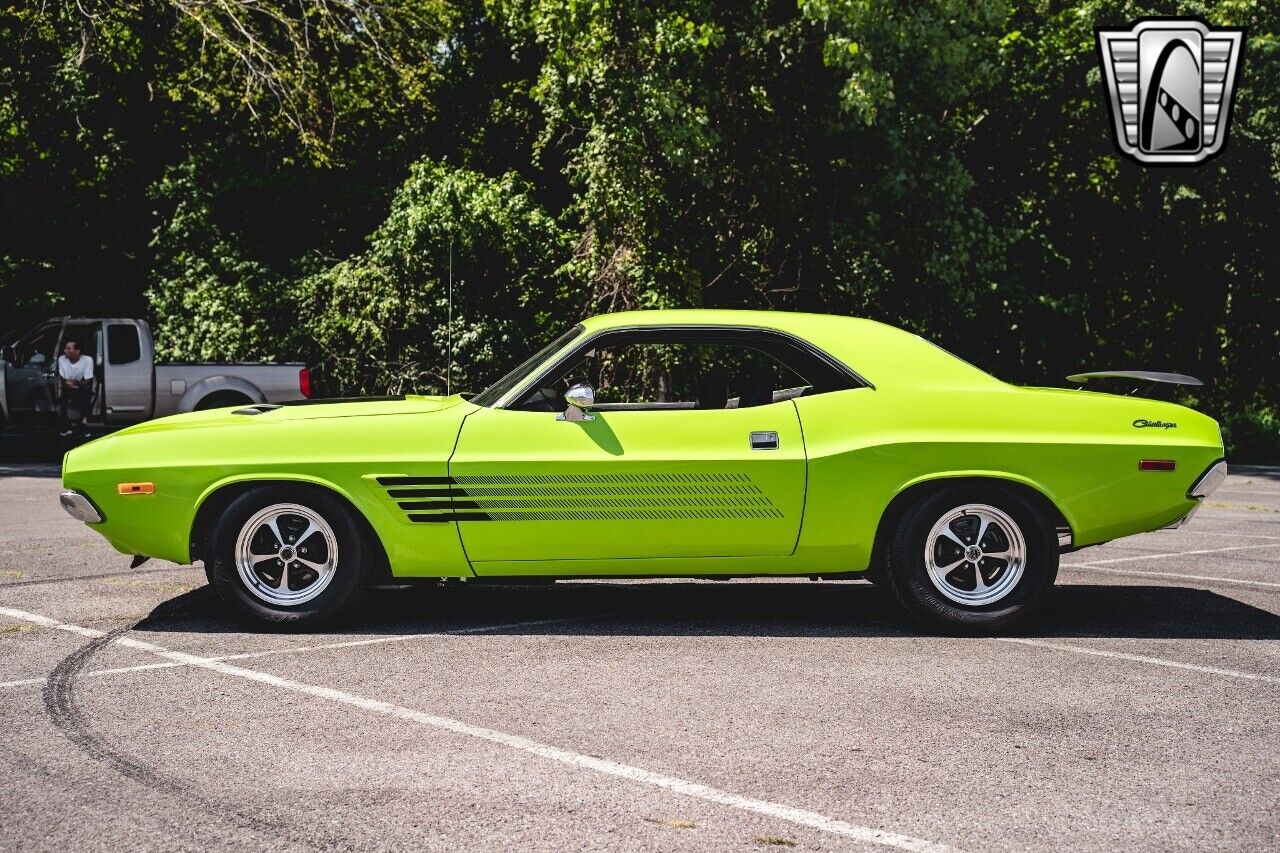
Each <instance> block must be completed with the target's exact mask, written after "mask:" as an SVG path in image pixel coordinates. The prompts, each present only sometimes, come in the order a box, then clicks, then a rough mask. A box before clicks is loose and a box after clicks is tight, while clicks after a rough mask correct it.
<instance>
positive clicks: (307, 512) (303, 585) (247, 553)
mask: <svg viewBox="0 0 1280 853" xmlns="http://www.w3.org/2000/svg"><path fill="white" fill-rule="evenodd" d="M235 561H236V568H237V570H238V571H239V573H240V579H241V580H242V581H243V582H244V586H245V588H246V589H247V590H248V591H249V592H251V593H252V594H253V595H255V596H256V597H258V598H259V599H261V600H262V601H265V602H267V603H268V604H273V605H275V606H277V607H294V606H297V605H299V604H302V603H304V602H307V601H310V600H311V599H313V598H315V597H316V596H317V595H319V594H320V593H322V592H324V590H325V588H326V587H327V586H329V583H330V582H331V581H332V580H333V577H334V572H335V570H336V568H337V566H338V537H337V536H336V535H335V534H334V532H333V528H332V527H330V526H329V523H328V522H327V521H325V520H324V518H323V517H321V516H320V514H319V513H317V512H315V511H314V510H312V509H310V508H308V507H305V506H302V505H300V504H294V503H278V504H272V505H271V506H267V507H264V508H263V509H261V510H259V511H258V512H256V513H255V514H254V515H252V516H251V517H250V518H249V520H248V521H246V522H245V523H244V525H243V526H242V527H241V528H240V534H239V536H238V537H237V538H236V545H235Z"/></svg>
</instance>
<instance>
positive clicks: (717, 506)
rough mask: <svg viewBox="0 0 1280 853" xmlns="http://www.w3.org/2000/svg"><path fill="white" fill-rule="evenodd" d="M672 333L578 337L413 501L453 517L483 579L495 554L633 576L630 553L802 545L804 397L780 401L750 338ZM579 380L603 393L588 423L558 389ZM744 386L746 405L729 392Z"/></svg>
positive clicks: (750, 551) (479, 416)
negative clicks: (568, 411)
mask: <svg viewBox="0 0 1280 853" xmlns="http://www.w3.org/2000/svg"><path fill="white" fill-rule="evenodd" d="M665 334H666V336H665V337H664V334H663V333H655V332H653V331H651V330H646V331H644V332H638V333H630V337H628V336H627V334H626V333H624V334H623V335H621V336H618V335H613V336H611V337H610V338H609V340H607V341H596V342H589V343H588V344H584V345H583V347H581V348H579V351H577V352H576V353H574V354H573V355H571V356H569V357H567V358H566V359H565V360H564V362H563V363H562V364H560V365H558V366H557V367H555V368H553V369H552V370H551V372H550V373H549V374H548V375H547V376H545V377H543V378H541V379H540V380H539V382H538V383H536V385H537V387H535V388H534V389H533V390H531V391H530V393H529V394H528V395H527V396H526V397H525V398H524V400H523V401H522V402H521V403H520V404H519V405H517V406H514V407H513V408H507V409H503V408H483V409H479V410H477V411H476V412H474V413H473V414H471V415H469V416H468V417H467V419H466V421H465V422H464V423H463V426H462V430H461V432H460V434H459V438H458V444H457V447H456V448H455V451H454V454H453V456H452V459H451V461H450V465H449V473H450V479H451V480H452V482H450V483H447V484H441V485H440V486H438V487H429V488H424V489H421V490H419V492H418V494H417V495H416V497H417V498H418V499H419V500H421V504H420V508H421V509H422V510H424V511H427V512H439V513H442V514H445V513H447V514H449V515H450V516H451V517H452V518H454V520H456V521H457V524H458V528H459V531H460V535H461V537H462V542H463V545H464V547H465V548H466V551H467V556H468V557H469V559H470V560H471V561H472V563H473V566H474V568H475V570H476V572H477V573H478V574H485V573H486V571H487V570H492V569H489V568H487V566H486V564H489V563H494V562H497V561H539V560H555V561H568V560H581V561H588V562H591V561H609V560H615V561H620V562H618V563H615V564H612V565H610V566H608V567H607V570H608V571H616V572H621V573H625V572H626V571H627V565H626V563H625V562H622V561H626V560H629V559H643V558H695V557H697V558H702V557H743V556H770V555H777V556H782V555H787V554H790V553H791V552H792V551H793V550H794V548H795V543H796V539H797V537H798V535H799V531H800V523H801V517H802V515H803V510H804V492H805V452H804V441H803V438H802V434H801V430H800V421H799V417H798V415H797V413H796V408H795V404H794V403H793V402H791V401H790V400H781V401H779V402H773V392H772V389H771V388H770V387H769V386H771V385H773V384H776V382H775V381H774V380H765V379H762V378H761V377H762V376H763V375H764V374H765V373H767V369H762V368H761V367H760V366H759V365H758V364H756V365H752V364H751V361H752V359H753V358H754V359H755V361H757V362H758V361H759V359H758V358H757V357H758V356H759V355H760V353H758V352H754V351H752V350H750V348H749V347H746V346H745V345H741V344H734V343H733V342H732V341H730V342H719V344H718V345H719V352H718V353H712V354H711V355H710V357H707V356H708V353H707V352H706V350H707V348H708V344H707V343H706V342H705V341H701V340H698V339H697V338H690V334H691V333H688V332H683V331H682V332H681V333H680V334H678V335H672V334H671V333H665ZM691 349H693V350H701V352H696V353H691V352H690V350H691ZM695 356H696V357H695ZM624 374H625V376H624ZM581 378H585V379H587V380H589V381H591V382H593V383H595V384H594V389H595V390H596V393H597V395H598V399H599V402H598V403H597V405H595V406H594V407H592V408H591V409H590V411H589V412H588V417H589V418H590V419H584V420H572V419H566V418H565V416H564V412H563V409H564V404H563V403H562V402H558V400H559V398H560V391H561V389H562V388H563V387H565V386H567V385H570V384H574V383H575V382H576V381H577V380H578V379H581ZM721 378H723V382H721ZM744 383H746V384H749V385H751V388H749V389H748V391H747V394H749V395H750V398H751V399H750V400H748V399H746V395H744V393H743V392H741V391H739V393H738V394H737V396H736V397H734V396H732V394H733V391H734V390H735V389H734V388H732V387H731V386H733V385H734V384H737V385H739V386H741V385H743V384H744ZM747 403H750V405H747ZM740 404H742V405H741V407H740ZM601 565H602V564H600V563H599V562H593V563H592V566H591V568H590V569H587V568H584V571H598V570H600V567H601ZM501 571H505V570H501Z"/></svg>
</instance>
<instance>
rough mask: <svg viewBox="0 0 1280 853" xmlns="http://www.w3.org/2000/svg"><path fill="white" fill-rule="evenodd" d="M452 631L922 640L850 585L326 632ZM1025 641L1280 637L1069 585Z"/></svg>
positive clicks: (409, 605)
mask: <svg viewBox="0 0 1280 853" xmlns="http://www.w3.org/2000/svg"><path fill="white" fill-rule="evenodd" d="M138 628H139V629H141V630H146V631H155V632H182V633H256V632H258V631H260V629H258V628H256V627H253V626H248V625H246V624H245V623H242V622H239V621H236V620H234V619H232V618H230V617H229V616H228V614H227V612H226V610H225V609H224V608H223V607H222V605H221V604H220V603H219V602H218V601H217V600H216V598H215V597H214V596H213V595H212V593H211V591H210V590H209V588H208V587H200V588H199V589H196V590H192V591H191V592H187V593H183V594H182V595H179V596H177V597H175V598H172V599H170V600H168V601H166V602H164V603H162V604H161V605H159V606H158V607H156V608H155V610H153V611H152V612H151V614H150V615H148V616H147V618H146V619H144V620H143V621H142V622H141V623H139V624H138ZM452 631H459V632H465V633H479V632H485V633H494V634H530V635H532V634H560V635H572V636H593V635H608V636H628V635H630V636H750V637H771V636H772V637H824V636H827V637H898V636H927V635H929V633H930V632H929V631H927V630H925V629H922V628H921V627H919V626H917V625H915V624H913V623H912V622H911V621H910V620H909V619H907V618H906V617H905V616H904V615H903V614H902V613H901V612H900V611H899V610H898V609H897V608H896V607H895V606H894V605H893V603H892V602H891V601H890V600H889V598H888V596H887V594H886V593H885V592H883V591H882V590H879V589H876V588H875V587H873V586H870V585H869V584H865V583H856V582H838V581H831V582H818V583H794V582H777V583H770V582H753V583H734V582H731V581H730V582H723V583H681V582H669V583H668V582H649V583H636V584H619V583H606V582H598V581H594V582H593V581H560V582H557V583H555V584H547V585H539V586H516V585H510V586H506V585H504V586H488V585H480V584H461V585H454V586H446V587H429V588H410V589H399V590H376V591H374V592H373V593H372V594H371V595H370V596H369V600H368V601H367V603H366V605H365V606H364V607H363V608H362V610H361V612H360V613H358V614H356V615H355V616H353V617H351V618H349V619H348V620H347V621H346V622H345V623H344V624H341V625H338V626H335V627H334V628H332V629H330V630H329V631H328V632H327V633H328V634H329V635H330V636H334V635H342V636H350V635H362V636H368V635H373V636H379V635H390V634H425V633H435V632H452ZM1010 636H1024V637H1060V638H1065V637H1110V638H1156V639H1233V640H1275V639H1280V616H1277V615H1275V614H1273V613H1269V612H1268V611H1266V610H1262V609H1259V608H1257V607H1253V606H1250V605H1248V604H1244V603H1242V602H1240V601H1236V600H1235V599H1233V598H1230V597H1228V596H1226V595H1221V594H1219V593H1215V592H1210V591H1208V590H1204V589H1194V588H1190V587H1180V586H1179V587H1172V586H1130V585H1119V584H1117V585H1110V584H1071V585H1064V586H1059V587H1056V588H1054V590H1053V591H1052V593H1051V596H1050V598H1049V600H1048V601H1047V602H1046V604H1045V606H1044V609H1043V610H1041V611H1040V613H1039V614H1037V615H1036V616H1035V617H1034V618H1033V619H1032V620H1031V621H1030V623H1029V624H1028V625H1026V626H1025V627H1023V628H1022V629H1020V630H1017V631H1014V632H1012V633H1010Z"/></svg>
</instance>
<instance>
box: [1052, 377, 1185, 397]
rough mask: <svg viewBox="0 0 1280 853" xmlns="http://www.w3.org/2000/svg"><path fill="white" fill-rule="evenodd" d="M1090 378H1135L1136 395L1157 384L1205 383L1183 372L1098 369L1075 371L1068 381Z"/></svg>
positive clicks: (1151, 388) (1148, 390)
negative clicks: (1089, 371) (1083, 371)
mask: <svg viewBox="0 0 1280 853" xmlns="http://www.w3.org/2000/svg"><path fill="white" fill-rule="evenodd" d="M1090 379H1130V380H1133V381H1134V383H1136V384H1134V385H1133V390H1131V391H1130V392H1129V393H1130V394H1131V395H1135V396H1143V397H1145V396H1146V395H1147V392H1150V391H1152V390H1153V389H1154V388H1155V386H1156V385H1203V384H1204V383H1203V382H1201V381H1200V380H1199V379H1196V378H1195V377H1194V376H1187V375H1186V374H1183V373H1160V372H1158V371H1155V370H1098V371H1094V372H1092V373H1073V374H1071V375H1070V376H1068V377H1067V381H1068V382H1079V383H1080V384H1081V385H1083V384H1084V383H1086V382H1088V381H1089V380H1090Z"/></svg>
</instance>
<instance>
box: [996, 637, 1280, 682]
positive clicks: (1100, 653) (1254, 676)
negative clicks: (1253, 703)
mask: <svg viewBox="0 0 1280 853" xmlns="http://www.w3.org/2000/svg"><path fill="white" fill-rule="evenodd" d="M992 639H994V640H996V641H998V642H1001V643H1018V644H1019V645H1023V646H1038V647H1040V648H1042V649H1057V650H1058V651H1063V652H1074V653H1075V654H1078V655H1093V656H1095V657H1100V658H1116V659H1118V660H1127V661H1133V662H1135V663H1147V664H1153V665H1154V666H1163V667H1168V668H1170V669H1186V670H1190V671H1192V672H1203V673H1207V674H1209V675H1225V676H1228V677H1229V678H1243V679H1247V680H1249V681H1265V682H1268V683H1270V684H1280V678H1277V677H1276V676H1274V675H1260V674H1258V673H1256V672H1241V671H1240V670H1238V669H1222V668H1220V667H1216V666H1200V665H1199V664H1194V663H1183V662H1182V661H1176V660H1165V659H1164V658H1153V657H1148V656H1146V655H1131V654H1129V653H1127V652H1112V651H1108V650H1106V649H1090V648H1087V647H1085V646H1073V645H1069V644H1067V643H1050V642H1047V641H1045V640H1029V639H1026V638H1025V637H993V638H992Z"/></svg>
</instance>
